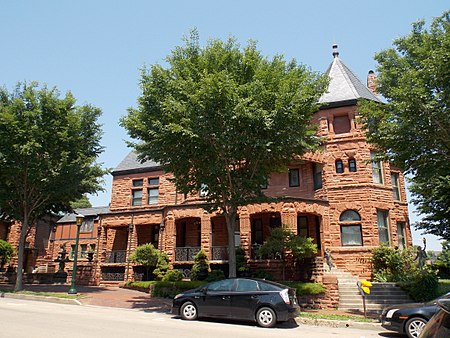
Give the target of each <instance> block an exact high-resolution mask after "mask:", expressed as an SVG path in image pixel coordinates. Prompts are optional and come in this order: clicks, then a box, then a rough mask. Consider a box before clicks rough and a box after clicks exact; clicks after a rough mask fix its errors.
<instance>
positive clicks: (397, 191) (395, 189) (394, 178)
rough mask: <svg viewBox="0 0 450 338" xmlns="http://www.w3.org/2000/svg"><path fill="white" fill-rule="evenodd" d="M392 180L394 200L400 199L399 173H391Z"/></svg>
mask: <svg viewBox="0 0 450 338" xmlns="http://www.w3.org/2000/svg"><path fill="white" fill-rule="evenodd" d="M391 182H392V197H393V198H394V200H396V201H400V185H399V174H398V173H391Z"/></svg>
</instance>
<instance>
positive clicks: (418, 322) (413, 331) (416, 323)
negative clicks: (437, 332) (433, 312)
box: [405, 317, 427, 338]
mask: <svg viewBox="0 0 450 338" xmlns="http://www.w3.org/2000/svg"><path fill="white" fill-rule="evenodd" d="M426 323H427V320H425V319H423V318H419V317H414V318H411V319H409V320H408V321H407V322H406V325H405V333H406V335H407V336H408V337H409V338H417V337H419V335H420V333H421V332H422V330H423V328H424V326H425V324H426Z"/></svg>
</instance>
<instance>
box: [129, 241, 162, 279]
mask: <svg viewBox="0 0 450 338" xmlns="http://www.w3.org/2000/svg"><path fill="white" fill-rule="evenodd" d="M158 258H159V251H158V250H157V249H155V247H154V246H153V245H152V244H150V243H147V244H144V245H140V246H138V247H137V248H136V250H135V251H134V252H133V254H132V255H131V256H130V261H131V262H134V263H136V264H139V265H142V266H143V267H144V268H145V271H146V275H145V277H146V279H147V280H149V277H150V276H149V275H150V268H151V267H154V266H156V264H157V263H158Z"/></svg>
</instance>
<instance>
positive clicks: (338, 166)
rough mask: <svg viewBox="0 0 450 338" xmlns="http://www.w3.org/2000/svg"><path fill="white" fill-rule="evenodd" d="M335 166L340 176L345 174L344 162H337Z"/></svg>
mask: <svg viewBox="0 0 450 338" xmlns="http://www.w3.org/2000/svg"><path fill="white" fill-rule="evenodd" d="M335 164H336V172H337V173H338V174H342V173H343V172H344V163H343V162H342V160H336V162H335Z"/></svg>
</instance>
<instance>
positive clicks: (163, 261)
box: [153, 252, 183, 280]
mask: <svg viewBox="0 0 450 338" xmlns="http://www.w3.org/2000/svg"><path fill="white" fill-rule="evenodd" d="M168 270H169V256H168V255H167V254H166V253H165V252H159V253H158V262H157V263H156V269H155V270H153V274H154V275H155V278H156V279H157V280H164V277H165V275H166V274H167V271H168ZM171 278H172V277H171ZM182 278H183V276H181V278H180V279H179V280H181V279H182Z"/></svg>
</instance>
